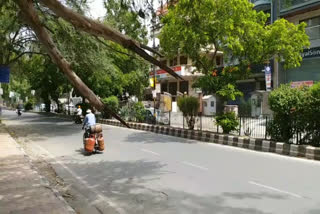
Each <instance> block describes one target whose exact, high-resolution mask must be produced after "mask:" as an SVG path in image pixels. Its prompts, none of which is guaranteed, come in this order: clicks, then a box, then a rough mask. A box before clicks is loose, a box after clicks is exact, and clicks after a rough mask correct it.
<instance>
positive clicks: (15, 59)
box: [7, 51, 49, 65]
mask: <svg viewBox="0 0 320 214" xmlns="http://www.w3.org/2000/svg"><path fill="white" fill-rule="evenodd" d="M25 54H38V55H43V56H49V55H48V54H45V53H41V52H33V51H26V52H22V53H20V54H19V55H18V56H16V57H15V58H13V59H12V60H10V61H9V62H8V63H7V65H10V64H12V63H14V62H16V61H17V60H18V59H19V58H21V57H22V56H23V55H25Z"/></svg>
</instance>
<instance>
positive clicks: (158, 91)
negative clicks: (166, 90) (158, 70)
mask: <svg viewBox="0 0 320 214" xmlns="http://www.w3.org/2000/svg"><path fill="white" fill-rule="evenodd" d="M156 92H157V93H161V84H160V83H157V84H156Z"/></svg>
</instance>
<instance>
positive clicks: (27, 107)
mask: <svg viewBox="0 0 320 214" xmlns="http://www.w3.org/2000/svg"><path fill="white" fill-rule="evenodd" d="M32 109H33V104H32V103H31V102H27V103H26V104H24V110H26V111H29V110H32Z"/></svg>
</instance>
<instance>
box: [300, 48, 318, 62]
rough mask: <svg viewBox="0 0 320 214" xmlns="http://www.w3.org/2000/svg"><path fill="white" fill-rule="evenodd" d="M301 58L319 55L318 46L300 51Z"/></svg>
mask: <svg viewBox="0 0 320 214" xmlns="http://www.w3.org/2000/svg"><path fill="white" fill-rule="evenodd" d="M301 56H302V58H304V59H307V58H313V57H320V47H315V48H310V49H304V50H303V52H302V53H301Z"/></svg>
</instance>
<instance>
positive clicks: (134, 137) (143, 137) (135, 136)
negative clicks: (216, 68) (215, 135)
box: [125, 132, 197, 144]
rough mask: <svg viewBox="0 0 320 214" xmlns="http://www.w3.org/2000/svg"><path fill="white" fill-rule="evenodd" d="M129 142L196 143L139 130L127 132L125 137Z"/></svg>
mask: <svg viewBox="0 0 320 214" xmlns="http://www.w3.org/2000/svg"><path fill="white" fill-rule="evenodd" d="M125 141H126V142H129V143H189V144H192V143H197V142H196V141H195V140H190V139H187V138H181V137H174V136H170V135H163V134H156V133H153V132H139V133H132V134H129V135H128V137H127V138H126V139H125Z"/></svg>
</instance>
